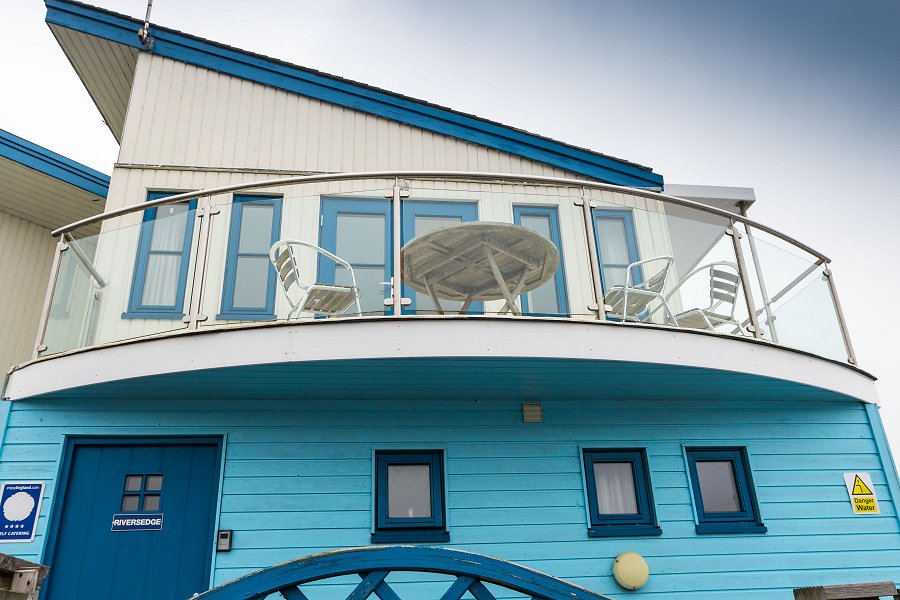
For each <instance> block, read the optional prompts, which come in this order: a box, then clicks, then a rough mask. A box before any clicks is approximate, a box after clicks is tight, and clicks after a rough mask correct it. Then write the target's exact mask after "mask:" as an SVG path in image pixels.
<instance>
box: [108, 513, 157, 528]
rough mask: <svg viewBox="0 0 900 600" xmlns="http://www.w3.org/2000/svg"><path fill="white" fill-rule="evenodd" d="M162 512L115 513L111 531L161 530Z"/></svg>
mask: <svg viewBox="0 0 900 600" xmlns="http://www.w3.org/2000/svg"><path fill="white" fill-rule="evenodd" d="M162 528H163V514H162V513H133V514H131V513H129V514H115V515H113V517H112V529H111V530H112V531H162Z"/></svg>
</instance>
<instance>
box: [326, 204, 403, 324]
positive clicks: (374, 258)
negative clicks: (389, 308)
mask: <svg viewBox="0 0 900 600" xmlns="http://www.w3.org/2000/svg"><path fill="white" fill-rule="evenodd" d="M391 229H392V227H391V203H390V202H389V201H388V200H375V199H366V198H322V213H321V220H320V231H319V245H320V246H321V247H322V248H324V249H325V250H328V251H329V252H331V253H333V254H335V255H337V256H339V257H341V258H342V259H344V260H346V261H347V262H348V263H350V265H351V266H352V267H353V275H354V277H355V278H356V284H357V286H358V287H359V290H360V293H361V295H360V297H359V303H360V307H361V308H362V312H363V314H381V313H384V311H385V306H384V299H385V298H386V297H388V296H390V289H389V288H388V286H386V285H384V282H386V281H390V279H391V257H392V256H393V254H392V244H391ZM318 260H319V262H318V281H320V282H322V283H334V284H338V285H350V274H349V273H348V272H347V269H345V268H344V267H341V266H340V265H337V264H335V262H334V261H333V260H331V259H329V258H327V257H325V256H321V255H320V256H319V259H318Z"/></svg>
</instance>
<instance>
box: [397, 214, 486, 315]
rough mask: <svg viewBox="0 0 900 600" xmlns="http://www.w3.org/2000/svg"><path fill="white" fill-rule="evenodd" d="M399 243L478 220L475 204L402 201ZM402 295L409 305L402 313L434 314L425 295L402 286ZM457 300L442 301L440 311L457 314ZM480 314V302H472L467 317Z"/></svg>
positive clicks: (481, 309)
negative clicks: (443, 228)
mask: <svg viewBox="0 0 900 600" xmlns="http://www.w3.org/2000/svg"><path fill="white" fill-rule="evenodd" d="M402 217H403V218H402V235H401V238H402V243H403V244H406V243H408V242H409V241H410V240H412V239H413V238H415V237H418V236H420V235H424V234H426V233H428V232H430V231H434V230H435V229H440V228H441V227H448V226H451V225H459V224H460V223H469V222H472V221H477V220H478V205H477V204H476V203H474V202H443V201H428V200H404V201H403V214H402ZM403 296H404V297H406V298H409V299H410V300H411V301H412V304H410V305H409V307H407V308H404V310H403V312H404V313H407V312H408V313H413V314H436V313H437V308H436V307H435V305H434V302H433V301H432V300H431V298H429V297H428V295H427V294H418V293H416V292H415V291H414V290H412V289H410V288H408V287H407V286H404V287H403ZM462 305H463V303H462V302H461V301H453V300H446V301H444V300H442V301H441V308H443V309H444V311H445V312H447V313H454V312H458V311H459V310H460V309H461V308H462ZM481 312H484V303H483V302H473V303H472V305H471V306H470V307H469V310H468V313H469V314H477V313H481Z"/></svg>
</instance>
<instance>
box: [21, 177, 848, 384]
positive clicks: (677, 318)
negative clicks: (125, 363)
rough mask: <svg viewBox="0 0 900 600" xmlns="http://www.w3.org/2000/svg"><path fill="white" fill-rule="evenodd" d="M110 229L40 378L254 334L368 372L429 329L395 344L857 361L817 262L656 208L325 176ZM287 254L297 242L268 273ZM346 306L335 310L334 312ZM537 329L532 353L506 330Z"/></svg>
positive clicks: (717, 219)
mask: <svg viewBox="0 0 900 600" xmlns="http://www.w3.org/2000/svg"><path fill="white" fill-rule="evenodd" d="M135 200H138V199H137V198H136V199H135ZM101 217H102V218H95V219H88V220H85V221H82V222H80V223H76V224H73V225H71V226H68V227H66V228H63V229H61V230H59V231H57V232H54V233H57V234H61V235H62V243H61V244H60V245H59V248H58V251H57V255H56V261H55V264H54V268H53V273H52V277H51V285H50V289H49V291H48V296H47V300H46V302H45V304H46V306H45V311H44V317H43V319H42V324H41V332H40V334H39V341H38V343H37V347H36V353H35V359H36V362H35V361H33V363H31V364H38V363H43V362H47V361H46V360H45V359H48V358H52V357H58V356H60V355H72V354H73V353H76V354H77V353H80V352H82V351H84V350H85V349H91V348H109V347H111V346H116V347H120V346H122V345H123V344H128V343H129V342H134V341H137V340H143V341H149V340H153V341H154V342H159V341H160V339H161V338H162V339H174V338H176V337H178V338H179V339H186V338H184V337H182V336H188V337H191V336H193V335H194V334H198V333H203V332H214V331H220V332H221V331H235V332H237V331H241V332H243V334H242V335H243V336H249V335H254V333H252V331H260V330H263V331H267V332H270V333H269V334H267V335H275V336H282V337H284V336H302V338H303V343H302V344H299V345H300V346H302V347H303V350H302V352H301V354H304V356H306V357H307V358H309V359H313V358H315V357H317V356H318V357H320V358H332V359H340V358H342V357H345V358H349V357H366V358H374V357H377V355H378V352H377V349H376V348H372V347H371V346H372V345H373V344H374V345H375V346H377V345H378V344H379V343H384V342H385V338H384V337H383V336H385V335H394V334H392V333H386V332H387V331H388V330H386V329H385V328H384V327H383V326H382V327H378V326H376V323H379V322H380V323H383V324H387V323H390V324H392V326H393V325H394V324H397V323H418V325H417V328H418V329H417V330H416V332H413V331H412V330H406V331H405V333H404V335H406V336H407V337H406V339H405V342H404V343H406V344H407V345H408V348H407V350H408V351H409V352H411V353H415V352H419V351H422V352H426V350H425V349H423V348H421V340H417V339H416V338H417V337H418V336H421V335H426V337H428V338H429V339H430V340H432V341H433V338H435V337H436V338H438V339H439V338H441V337H442V335H445V336H447V337H448V339H446V341H445V343H444V344H443V348H442V349H441V350H440V352H439V353H449V354H454V352H455V353H456V354H455V355H459V352H460V349H459V348H458V347H457V346H459V343H458V342H457V340H455V339H453V334H451V333H450V332H451V330H453V331H457V330H460V331H462V330H461V329H460V328H465V334H464V339H465V340H466V342H465V343H466V344H468V345H470V346H476V345H479V346H480V345H484V346H485V348H484V349H483V351H484V353H486V354H490V353H497V352H503V353H505V355H511V354H516V355H520V354H521V355H522V356H527V355H529V353H531V354H534V355H544V354H542V352H540V351H538V348H535V342H537V341H540V340H543V339H547V340H550V339H557V340H558V342H557V343H558V344H559V345H561V346H566V345H572V346H573V347H574V346H579V345H582V346H583V348H581V349H580V350H579V352H581V353H582V354H587V355H588V356H585V358H603V359H605V360H616V359H619V360H641V357H642V356H643V357H645V358H646V359H647V360H648V361H651V362H652V361H654V360H657V359H658V358H659V357H658V355H659V354H660V353H661V352H663V353H665V352H668V353H670V354H671V353H672V352H675V351H677V349H678V348H681V350H682V351H683V352H684V353H688V354H694V356H683V357H682V359H681V361H682V363H683V364H697V365H703V364H710V365H713V364H719V363H721V364H720V367H721V368H724V369H727V368H728V364H730V363H733V362H734V361H736V360H740V358H739V356H740V353H741V352H744V353H749V354H747V356H748V357H750V355H752V354H753V353H754V352H756V353H757V354H758V352H759V349H760V348H774V349H779V350H783V349H789V350H795V351H799V353H800V355H802V356H806V357H809V356H811V357H812V358H815V359H820V358H824V359H828V360H829V361H831V362H832V363H834V362H838V363H844V364H845V365H846V364H847V363H849V364H850V365H854V364H855V359H854V356H853V351H852V346H851V345H850V341H849V338H848V336H847V333H846V328H845V326H844V323H843V320H842V315H841V312H840V305H839V302H838V299H837V296H836V293H835V289H834V285H833V280H832V275H831V271H830V270H829V268H828V259H827V258H826V257H825V256H824V255H822V254H820V253H818V252H816V251H815V250H813V249H811V248H808V247H806V246H805V245H803V244H801V243H799V242H797V241H795V240H793V239H792V238H790V237H788V236H786V235H784V234H781V233H779V232H777V231H775V230H773V229H771V228H768V227H765V226H763V225H761V224H758V223H755V222H753V221H750V220H749V219H746V218H744V217H742V216H739V215H736V214H731V213H729V212H726V211H722V210H718V209H714V208H711V207H707V206H704V205H701V204H697V203H694V202H691V201H689V200H684V199H679V198H675V197H670V196H666V195H663V194H659V193H656V192H650V191H643V190H638V189H631V188H622V187H617V186H612V185H607V184H601V183H594V182H584V181H577V180H566V179H559V178H549V177H542V176H518V175H516V176H514V175H501V174H476V173H421V172H404V173H367V174H340V175H315V176H304V177H291V178H284V179H279V180H267V181H257V182H254V183H250V184H235V185H230V186H226V187H220V188H214V189H213V188H211V189H207V190H202V191H199V192H183V191H177V190H163V191H153V192H150V193H149V194H148V196H147V197H146V201H145V202H141V203H139V204H130V205H129V206H127V207H125V208H122V209H118V210H113V211H110V212H107V213H106V214H104V215H101ZM476 223H478V224H479V225H477V226H476V225H475V224H476ZM285 240H294V241H296V242H300V244H295V245H293V246H292V247H291V254H290V255H288V254H287V253H285V254H283V255H281V254H279V253H278V252H276V251H273V252H272V256H271V257H270V249H272V248H273V245H275V246H276V247H277V243H278V242H281V241H285ZM317 247H318V249H317ZM281 248H282V249H284V248H285V246H284V245H282V246H281ZM319 249H321V251H319ZM276 259H277V261H278V263H277V264H278V267H279V269H280V270H281V273H282V275H283V277H281V278H280V277H279V273H278V272H277V271H276V267H275V266H273V264H272V262H273V260H276ZM294 278H298V279H299V280H300V281H302V282H306V283H307V284H316V285H318V286H320V287H321V290H320V292H321V294H324V296H323V297H322V298H320V299H319V300H316V292H315V291H313V293H312V294H311V295H310V296H309V297H307V298H306V300H307V302H306V304H305V306H302V305H298V303H300V304H302V296H303V294H304V290H303V289H302V288H298V287H297V285H296V282H294ZM285 281H287V283H289V284H292V286H290V287H288V288H287V292H286V291H285V287H284V282H285ZM392 281H401V282H402V284H401V285H399V286H393V285H392V283H391V282H392ZM322 290H324V291H322ZM341 290H344V291H346V290H352V291H353V293H352V294H351V295H347V294H346V293H344V294H343V295H342V294H341ZM335 291H337V295H336V296H334V298H331V299H332V300H333V299H335V298H336V300H335V301H336V302H337V304H336V305H335V306H337V309H336V310H330V311H329V310H327V306H326V305H327V303H328V301H329V298H330V297H329V298H325V296H328V294H329V293H332V292H335ZM317 302H318V304H317ZM310 307H318V309H321V310H318V309H317V310H315V311H313V310H308V309H309V308H310ZM332 308H334V307H332ZM363 322H365V323H370V325H369V326H367V327H363V326H361V323H363ZM451 322H452V323H454V325H452V326H451V325H449V323H451ZM529 322H530V323H533V324H534V325H532V326H531V327H532V328H531V329H530V330H528V331H529V333H528V334H526V335H525V337H518V336H519V331H520V329H511V327H513V326H515V327H519V328H521V327H524V326H525V325H524V324H525V323H529ZM441 323H443V324H444V325H441ZM537 323H543V324H544V325H542V326H536V324H537ZM339 324H342V325H341V326H340V327H337V328H336V327H332V326H335V325H339ZM518 324H522V325H518ZM549 324H556V325H557V327H552V326H551V325H549ZM566 324H567V326H568V328H562V329H561V328H560V327H562V326H563V325H566ZM301 325H302V327H299V328H298V326H301ZM587 325H597V326H600V325H602V326H603V327H602V328H601V329H602V330H603V332H604V333H603V334H602V335H604V336H607V338H606V341H605V342H604V343H603V344H599V345H600V346H603V347H602V348H597V347H596V346H597V345H598V344H592V342H591V336H596V335H600V334H599V333H595V332H598V331H600V330H598V329H597V328H596V327H595V328H592V329H586V328H585V327H584V326H587ZM575 326H578V327H575ZM442 327H443V329H441V328H442ZM486 327H492V328H493V332H490V333H486V329H485V328H486ZM541 327H542V328H541ZM453 328H456V329H453ZM479 328H480V329H479ZM610 328H612V329H610ZM250 330H252V331H250ZM276 330H277V331H276ZM301 331H302V332H301ZM390 331H397V330H396V328H392V329H390ZM538 331H540V332H541V333H540V334H539V335H538V334H537V332H538ZM638 331H640V332H642V333H640V334H639V333H637V332H638ZM298 332H300V333H298ZM442 332H443V333H442ZM672 332H678V333H683V334H685V335H683V336H676V337H672V335H671V333H672ZM484 336H490V337H489V339H483V338H484ZM608 336H612V337H608ZM238 339H239V338H237V337H233V338H232V341H231V342H230V343H235V340H238ZM240 339H244V338H240ZM511 340H516V341H515V342H511ZM529 340H531V341H530V343H529ZM715 340H723V341H727V342H728V343H730V344H731V345H728V346H722V345H721V343H720V342H715ZM193 343H199V342H196V341H195V342H193ZM260 343H262V344H263V345H264V346H265V345H266V342H264V341H263V342H260ZM399 343H400V342H398V344H399ZM610 343H611V344H613V345H610ZM698 343H699V344H701V345H702V344H705V346H700V347H698V348H699V349H696V350H694V349H691V350H688V348H689V347H690V348H694V346H692V345H696V344H698ZM515 344H520V346H518V347H516V346H515ZM741 344H743V345H741ZM388 345H390V344H388ZM436 345H440V344H435V343H432V346H436ZM464 345H465V344H464ZM522 345H524V347H522ZM143 347H144V348H149V346H143ZM292 347H296V345H295V346H292ZM414 347H416V348H419V349H418V350H416V349H415V348H414ZM500 348H502V350H499V349H500ZM233 350H234V351H237V352H238V353H239V354H240V350H241V348H240V343H239V347H238V348H234V349H233ZM383 351H384V352H386V353H387V354H389V353H390V349H388V348H385V349H383ZM156 352H157V353H160V352H163V353H164V352H165V350H164V349H162V348H160V349H157V350H156ZM193 352H200V350H196V349H195V350H193V351H192V353H193ZM523 352H524V354H522V353H523ZM548 352H549V354H550V355H553V356H555V358H571V357H570V356H569V355H568V353H567V352H564V351H563V352H555V351H550V350H548ZM591 353H593V354H591ZM797 354H798V353H794V355H797ZM428 355H434V349H433V348H432V351H431V352H430V353H428ZM626 355H627V356H631V358H628V357H627V356H626ZM154 356H159V354H155V355H154ZM780 356H781V355H780ZM159 358H160V360H162V361H163V362H164V361H165V357H163V356H159ZM195 358H197V357H196V355H195ZM245 359H246V361H248V362H258V361H256V360H255V359H254V358H253V357H250V356H245ZM198 360H200V359H199V358H198ZM216 360H224V359H221V357H220V358H219V359H216ZM231 360H234V361H237V362H240V361H241V359H240V358H239V357H232V359H231ZM659 360H661V361H662V362H666V361H664V360H662V359H659ZM746 360H749V361H752V360H754V359H753V358H747V359H746ZM191 362H192V363H193V359H192V360H191ZM200 362H201V363H202V362H203V361H202V360H200ZM668 362H672V360H669V361H668ZM198 365H199V363H198ZM206 366H207V367H210V368H212V367H213V366H216V364H214V363H210V364H209V365H206ZM219 366H222V365H221V364H220V365H219ZM197 368H200V367H197ZM853 370H855V369H853ZM810 383H811V382H810Z"/></svg>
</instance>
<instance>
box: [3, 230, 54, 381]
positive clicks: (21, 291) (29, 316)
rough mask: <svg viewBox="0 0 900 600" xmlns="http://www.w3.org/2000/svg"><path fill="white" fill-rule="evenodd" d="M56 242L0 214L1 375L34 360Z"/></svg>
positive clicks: (44, 234) (47, 235)
mask: <svg viewBox="0 0 900 600" xmlns="http://www.w3.org/2000/svg"><path fill="white" fill-rule="evenodd" d="M55 246H56V242H55V240H54V239H53V238H51V237H50V231H49V230H48V229H46V228H44V227H41V226H40V225H35V224H34V223H30V222H28V221H24V220H22V219H19V218H17V217H13V216H11V215H8V214H6V213H0V332H2V333H0V372H2V374H5V373H6V371H7V370H8V369H9V367H11V366H12V365H14V364H18V363H21V362H24V361H26V360H28V359H30V358H31V352H32V350H33V346H34V336H35V334H36V333H37V325H38V320H39V319H40V314H41V306H42V305H43V302H44V292H45V291H46V289H47V279H48V277H49V274H50V265H51V263H52V262H53V252H54V248H55Z"/></svg>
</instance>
